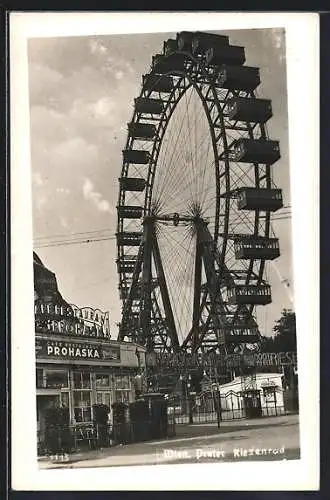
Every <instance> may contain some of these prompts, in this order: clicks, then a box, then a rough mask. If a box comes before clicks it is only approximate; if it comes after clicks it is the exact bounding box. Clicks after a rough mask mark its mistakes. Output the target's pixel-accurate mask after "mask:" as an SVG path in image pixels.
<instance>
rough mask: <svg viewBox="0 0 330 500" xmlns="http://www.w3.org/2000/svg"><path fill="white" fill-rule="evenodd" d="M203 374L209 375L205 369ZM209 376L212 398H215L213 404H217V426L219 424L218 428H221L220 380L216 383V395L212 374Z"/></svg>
mask: <svg viewBox="0 0 330 500" xmlns="http://www.w3.org/2000/svg"><path fill="white" fill-rule="evenodd" d="M203 375H204V376H207V374H206V371H205V370H204V372H203ZM208 378H209V379H210V382H211V394H212V400H213V404H214V406H215V411H216V415H217V426H218V429H220V421H221V415H220V390H219V384H218V382H217V383H216V396H215V394H214V388H213V382H212V376H211V377H208Z"/></svg>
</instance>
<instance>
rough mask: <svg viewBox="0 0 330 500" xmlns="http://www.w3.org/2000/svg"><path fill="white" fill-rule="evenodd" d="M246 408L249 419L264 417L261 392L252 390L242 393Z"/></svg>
mask: <svg viewBox="0 0 330 500" xmlns="http://www.w3.org/2000/svg"><path fill="white" fill-rule="evenodd" d="M242 396H243V401H244V408H245V413H246V417H247V418H258V417H261V416H262V410H261V401H260V391H259V390H256V389H250V390H247V391H244V392H243V393H242Z"/></svg>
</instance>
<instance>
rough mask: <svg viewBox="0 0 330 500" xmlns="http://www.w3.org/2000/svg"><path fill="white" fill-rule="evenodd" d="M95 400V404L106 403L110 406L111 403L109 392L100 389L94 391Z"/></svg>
mask: <svg viewBox="0 0 330 500" xmlns="http://www.w3.org/2000/svg"><path fill="white" fill-rule="evenodd" d="M96 402H97V404H103V405H107V406H108V407H109V408H111V404H112V401H111V393H110V392H106V391H102V392H101V391H98V392H97V393H96Z"/></svg>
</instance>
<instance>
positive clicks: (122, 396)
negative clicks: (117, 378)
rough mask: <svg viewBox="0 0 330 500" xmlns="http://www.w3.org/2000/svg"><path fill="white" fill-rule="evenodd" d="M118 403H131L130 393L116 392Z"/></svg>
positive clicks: (125, 391)
mask: <svg viewBox="0 0 330 500" xmlns="http://www.w3.org/2000/svg"><path fill="white" fill-rule="evenodd" d="M116 403H129V391H127V390H124V391H120V390H116Z"/></svg>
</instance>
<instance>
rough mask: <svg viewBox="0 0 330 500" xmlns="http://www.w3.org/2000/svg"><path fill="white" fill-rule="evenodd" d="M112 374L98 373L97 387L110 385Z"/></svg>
mask: <svg viewBox="0 0 330 500" xmlns="http://www.w3.org/2000/svg"><path fill="white" fill-rule="evenodd" d="M110 385H111V383H110V376H109V375H106V374H104V373H97V374H96V388H97V389H102V388H103V387H110Z"/></svg>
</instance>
